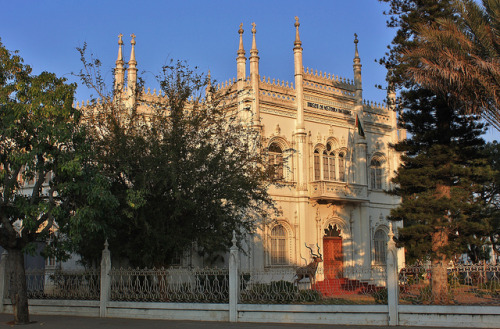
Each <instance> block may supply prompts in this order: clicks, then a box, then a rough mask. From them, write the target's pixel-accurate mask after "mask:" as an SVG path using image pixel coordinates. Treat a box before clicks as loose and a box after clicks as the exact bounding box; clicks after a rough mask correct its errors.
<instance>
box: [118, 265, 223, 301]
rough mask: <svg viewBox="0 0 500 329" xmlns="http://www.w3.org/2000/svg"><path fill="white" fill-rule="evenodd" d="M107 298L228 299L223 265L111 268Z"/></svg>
mask: <svg viewBox="0 0 500 329" xmlns="http://www.w3.org/2000/svg"><path fill="white" fill-rule="evenodd" d="M110 276H111V300H112V301H134V302H178V303H228V301H229V272H228V270H227V269H219V268H205V269H197V268H194V269H191V268H159V269H155V268H152V269H131V268H128V269H123V268H120V269H112V270H111V272H110Z"/></svg>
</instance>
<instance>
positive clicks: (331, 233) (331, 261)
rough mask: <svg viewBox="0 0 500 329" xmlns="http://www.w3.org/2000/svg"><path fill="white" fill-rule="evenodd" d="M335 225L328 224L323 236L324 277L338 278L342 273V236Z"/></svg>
mask: <svg viewBox="0 0 500 329" xmlns="http://www.w3.org/2000/svg"><path fill="white" fill-rule="evenodd" d="M340 234H341V232H340V229H338V228H337V225H334V226H333V227H332V225H329V226H328V228H327V229H325V236H324V237H323V249H324V259H323V264H324V269H325V277H326V279H339V278H342V277H343V273H344V256H343V250H342V237H341V236H340Z"/></svg>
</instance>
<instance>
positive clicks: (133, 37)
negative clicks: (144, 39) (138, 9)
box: [130, 33, 135, 45]
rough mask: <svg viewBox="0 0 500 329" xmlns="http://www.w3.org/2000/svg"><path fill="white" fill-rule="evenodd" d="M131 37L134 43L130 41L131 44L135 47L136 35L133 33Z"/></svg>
mask: <svg viewBox="0 0 500 329" xmlns="http://www.w3.org/2000/svg"><path fill="white" fill-rule="evenodd" d="M130 37H131V38H132V41H130V44H131V45H135V34H134V33H132V34H131V35H130Z"/></svg>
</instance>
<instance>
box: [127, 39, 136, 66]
mask: <svg viewBox="0 0 500 329" xmlns="http://www.w3.org/2000/svg"><path fill="white" fill-rule="evenodd" d="M130 37H131V38H132V40H131V41H130V44H131V45H132V50H131V51H130V61H129V62H128V63H129V65H130V64H131V62H133V64H134V65H136V64H137V62H136V61H135V34H133V33H132V34H131V35H130Z"/></svg>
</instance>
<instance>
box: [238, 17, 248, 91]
mask: <svg viewBox="0 0 500 329" xmlns="http://www.w3.org/2000/svg"><path fill="white" fill-rule="evenodd" d="M243 32H244V31H243V23H241V24H240V29H239V30H238V33H239V34H240V45H239V47H238V53H237V54H238V57H236V79H237V80H238V81H242V80H245V78H246V64H247V58H246V57H245V49H243Z"/></svg>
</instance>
